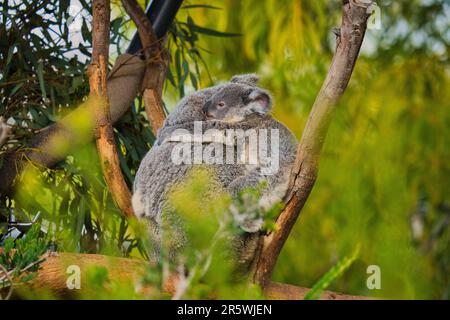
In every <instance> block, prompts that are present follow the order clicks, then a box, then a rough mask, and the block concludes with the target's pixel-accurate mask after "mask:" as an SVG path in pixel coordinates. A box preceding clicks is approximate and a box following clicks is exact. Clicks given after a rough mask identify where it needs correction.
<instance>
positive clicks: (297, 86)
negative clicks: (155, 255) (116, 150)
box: [0, 0, 450, 299]
mask: <svg viewBox="0 0 450 320" xmlns="http://www.w3.org/2000/svg"><path fill="white" fill-rule="evenodd" d="M5 2H6V3H5ZM12 3H17V4H16V5H15V6H13V5H12ZM80 3H82V4H83V6H84V7H85V9H89V3H87V2H84V1H80ZM186 4H187V5H186V6H185V7H184V8H182V9H181V10H180V12H179V13H178V15H177V23H176V24H175V25H174V26H173V27H172V29H171V32H170V35H169V36H168V39H167V41H168V43H167V45H168V48H169V50H170V56H171V62H170V72H169V73H168V77H167V81H166V86H165V91H164V99H165V102H166V104H167V107H168V109H170V108H171V106H173V105H174V103H175V102H176V101H177V100H178V99H179V98H180V97H181V96H182V95H183V94H185V93H186V92H189V91H192V90H195V89H197V88H202V87H206V86H209V85H211V84H212V83H217V82H220V81H226V80H228V79H229V78H230V77H231V75H233V74H236V73H245V72H258V73H259V74H261V75H262V83H263V86H265V87H267V88H268V89H269V90H271V91H272V93H273V95H274V97H275V106H274V115H275V117H276V118H278V119H279V120H280V121H282V122H283V123H285V124H286V125H287V126H288V127H289V128H291V129H292V131H293V132H294V133H295V134H296V136H297V137H298V138H300V137H301V133H302V129H303V127H304V123H305V122H306V119H307V117H308V113H309V110H310V107H311V106H312V104H313V102H314V99H315V97H316V94H317V92H318V91H319V89H320V85H321V84H322V81H323V79H324V77H325V75H326V72H327V68H328V66H329V64H330V61H331V58H332V53H333V50H334V49H333V48H334V35H333V34H332V32H330V30H331V28H333V27H335V26H338V25H339V23H340V21H339V19H340V16H341V15H340V1H326V0H316V1H307V0H277V1H275V0H263V1H261V0H246V1H239V0H220V1H219V0H212V1H210V2H208V6H205V5H204V2H201V1H197V0H192V1H186ZM378 4H379V6H380V9H381V29H380V30H376V29H374V30H368V33H367V36H366V40H365V43H364V45H363V49H362V52H361V57H360V58H359V60H358V63H357V65H356V68H355V71H354V75H353V77H352V80H351V82H350V84H349V88H348V89H347V91H346V93H345V96H344V97H343V99H342V101H341V102H340V105H339V108H338V111H337V112H336V114H335V118H334V121H333V123H332V126H331V128H330V132H329V134H328V137H327V140H326V143H325V147H324V151H323V156H322V158H321V164H320V172H319V177H318V180H317V182H316V185H315V187H314V189H313V192H312V194H311V196H310V198H309V199H308V202H307V204H306V206H305V208H304V209H303V211H302V214H301V217H300V218H299V221H298V222H297V224H296V226H295V228H294V230H293V231H292V233H291V236H290V237H289V239H288V241H287V243H286V245H285V247H284V249H283V251H282V254H281V256H280V259H279V261H278V264H277V267H276V269H275V273H274V280H275V281H282V282H286V283H291V284H296V285H301V286H310V287H311V286H313V285H314V284H315V283H316V282H317V281H318V280H319V279H320V277H321V275H323V274H325V273H326V271H327V270H330V269H331V270H333V266H338V265H339V264H338V262H339V261H341V260H342V259H344V257H348V256H351V255H352V252H353V250H354V248H355V246H356V245H357V244H358V245H360V253H359V255H358V258H357V259H356V260H355V261H354V262H353V263H352V265H351V266H350V267H349V269H348V270H347V271H346V272H345V274H340V273H339V276H338V277H334V276H333V277H332V278H330V279H328V280H332V283H331V287H330V288H329V289H330V290H336V291H340V292H345V293H349V294H360V295H368V296H380V297H385V298H406V299H408V298H444V299H449V298H450V250H449V248H450V199H449V194H450V179H449V177H450V161H448V159H450V141H449V140H450V92H449V90H448V88H449V86H450V69H449V61H450V49H449V43H450V32H449V30H450V28H449V27H450V4H449V3H448V1H445V0H411V1H389V0H386V1H382V0H380V1H378ZM67 6H68V1H54V0H41V1H20V2H19V1H16V2H14V1H4V2H2V4H1V5H0V8H1V12H2V15H1V16H0V93H1V94H0V115H2V116H5V118H7V119H10V118H12V119H14V122H13V123H12V124H14V131H13V136H12V137H11V139H10V140H9V141H8V144H7V145H5V146H3V148H2V149H1V150H0V159H1V157H2V154H3V153H4V152H6V151H7V150H9V149H12V148H15V147H17V146H23V145H26V142H27V140H28V139H29V137H31V136H32V135H33V134H34V133H35V132H36V131H37V130H39V129H40V128H42V127H45V126H46V125H48V124H51V123H53V122H55V121H56V120H57V119H59V118H60V117H61V116H62V115H63V114H65V113H67V112H68V111H69V110H71V109H73V108H75V107H76V106H77V105H78V104H79V103H80V102H81V101H82V100H83V98H84V97H85V96H86V94H87V93H88V83H87V81H86V80H87V79H86V76H85V74H84V71H85V69H86V65H87V63H89V50H90V31H89V28H90V16H89V14H80V16H81V17H82V24H81V25H82V27H81V30H80V31H78V32H75V34H77V36H76V37H75V40H77V41H78V43H77V44H74V42H75V40H74V39H73V38H71V36H73V34H74V33H73V32H69V31H68V29H67V27H66V23H65V21H66V19H67V18H68V16H67V15H66V14H65V13H64V12H66V10H67ZM87 11H88V10H87ZM114 13H115V14H114V19H115V20H113V23H112V25H113V28H112V35H111V47H112V51H113V52H115V53H120V52H121V51H123V50H124V48H126V44H127V41H128V40H127V38H129V36H130V35H131V34H132V32H133V30H134V26H133V25H132V24H131V23H130V22H129V20H128V17H127V16H126V15H124V14H123V11H121V10H120V9H119V8H118V6H117V3H116V4H115V7H114ZM217 30H220V32H219V31H217ZM236 35H241V36H236ZM224 36H225V37H224ZM113 59H114V54H112V60H113ZM206 67H207V68H206ZM145 117H146V116H145V112H144V109H143V106H142V103H141V101H140V100H139V99H136V102H135V105H134V106H133V108H131V110H130V112H128V113H127V114H126V115H125V116H124V117H123V118H122V119H121V120H120V121H119V123H118V125H117V126H116V138H117V142H118V143H119V146H120V150H121V151H122V152H121V154H120V159H121V165H122V169H123V172H124V174H125V176H126V179H127V182H128V183H129V184H130V185H131V183H132V180H133V176H134V174H135V172H136V170H137V168H138V165H139V162H140V160H141V159H142V157H143V156H144V154H145V152H146V151H147V150H148V148H149V147H150V146H151V144H152V142H153V139H154V137H153V136H152V134H151V131H150V129H149V126H148V124H147V121H146V118H145ZM37 176H38V177H39V178H38V179H37V182H35V183H36V184H35V188H33V183H34V182H33V180H36V177H37ZM31 177H32V178H33V179H30V180H27V177H26V176H25V177H24V179H25V180H24V181H25V182H26V183H23V184H21V188H20V189H19V191H18V193H17V196H16V197H15V198H14V199H2V204H1V206H0V212H1V214H2V215H3V216H4V217H6V216H7V215H8V210H9V208H10V207H13V208H14V209H15V212H16V215H17V216H18V218H20V219H21V220H23V221H29V220H31V219H32V216H33V215H34V214H35V213H36V212H37V211H41V212H42V215H43V227H46V226H45V223H49V222H51V223H53V224H54V225H55V228H54V229H53V230H55V238H56V240H57V242H58V243H59V245H60V249H62V250H67V251H75V252H103V253H108V254H114V255H123V256H129V255H132V256H133V255H135V256H137V255H139V256H144V257H145V256H146V254H145V251H146V249H145V246H146V244H145V241H143V240H142V239H141V237H138V236H136V234H137V233H139V232H138V229H139V227H137V226H136V227H135V228H129V226H128V223H127V222H126V221H125V220H123V219H122V218H121V217H120V216H119V214H118V211H117V209H116V208H115V207H114V204H113V202H112V200H111V197H110V195H109V194H108V192H107V189H106V186H105V183H104V181H103V178H102V176H101V174H100V170H99V166H98V161H97V153H96V150H95V146H94V145H93V144H88V145H85V146H83V148H81V149H80V150H76V151H74V152H73V153H72V156H70V157H68V159H67V160H66V161H64V162H62V163H60V164H59V165H58V166H57V167H56V168H55V169H52V170H46V171H44V172H43V173H42V174H41V175H38V174H37V173H34V174H31ZM199 180H201V179H199ZM36 186H37V187H36ZM192 201H194V202H193V204H192V206H193V207H194V208H195V200H192ZM184 205H185V206H186V208H188V207H189V206H191V205H190V204H189V202H185V203H184ZM200 205H201V206H203V204H202V203H201V202H200ZM218 207H219V208H220V206H218ZM186 210H187V209H186ZM205 220H206V221H209V220H208V219H205ZM197 221H198V220H197ZM214 225H215V226H217V223H216V224H214ZM47 227H48V226H47ZM208 228H209V227H208ZM208 228H207V230H205V235H208V237H209V235H211V233H212V231H213V229H214V228H212V227H211V228H210V229H208ZM214 230H216V231H217V229H214ZM195 236H198V237H201V238H199V239H198V241H197V240H193V241H194V242H195V243H196V244H200V245H201V244H203V245H208V244H209V243H210V239H211V238H202V237H203V236H202V234H196V233H195ZM208 239H209V240H208ZM194 247H195V246H194ZM219 247H220V246H219ZM207 249H208V248H207V247H206V248H205V247H203V246H201V247H200V249H199V250H200V251H199V252H203V254H205V253H204V252H206V251H207ZM204 250H206V251H204ZM206 256H207V255H206ZM194 260H195V259H194ZM199 261H203V260H201V259H199ZM194 263H195V261H194ZM213 265H214V266H215V264H213ZM369 265H378V266H380V268H381V289H380V290H369V289H367V287H366V279H367V277H368V276H369V275H368V274H367V273H366V270H367V267H368V266H369ZM191 267H192V266H191ZM220 268H225V266H224V264H220V263H217V266H216V267H211V268H210V269H208V270H210V272H211V273H208V272H207V273H206V274H205V276H204V277H203V279H204V280H205V279H206V280H207V281H209V282H211V286H212V287H214V288H215V289H217V290H219V293H220V296H221V297H227V296H229V295H230V296H232V297H236V296H235V295H233V294H235V293H236V292H237V289H236V288H235V289H234V290H231V291H228V290H229V288H234V287H233V286H230V287H228V286H223V282H221V281H222V280H221V279H215V278H214V275H215V274H216V275H217V274H222V273H223V274H224V277H223V279H225V280H223V281H228V280H229V279H228V278H227V277H228V276H227V273H226V272H225V271H223V270H222V269H220ZM163 269H164V268H163V266H161V268H160V271H161V273H162V272H163ZM208 274H209V275H208ZM149 277H150V280H149V281H160V279H161V278H160V277H159V276H158V275H154V276H153V280H152V276H149ZM93 279H99V280H98V281H99V283H100V284H101V283H102V281H107V280H105V279H107V277H106V276H104V273H102V272H101V271H98V272H97V273H95V272H94V273H93ZM102 279H103V280H102ZM155 279H156V280H155ZM158 279H159V280H158ZM196 279H197V278H196ZM93 281H94V280H93ZM327 282H329V281H327ZM199 283H200V282H199ZM319 283H320V281H319ZM222 287H223V288H222ZM191 288H193V287H191ZM202 288H203V287H202V286H201V285H198V286H195V288H194V289H192V290H194V291H195V292H194V291H189V290H188V291H187V292H186V295H185V296H186V297H205V295H206V294H207V292H209V291H208V290H207V289H205V290H204V291H202ZM220 290H222V291H220ZM252 296H253V295H252Z"/></svg>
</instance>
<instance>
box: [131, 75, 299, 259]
mask: <svg viewBox="0 0 450 320" xmlns="http://www.w3.org/2000/svg"><path fill="white" fill-rule="evenodd" d="M257 80H258V78H257V76H256V75H253V74H251V75H239V76H234V77H233V78H232V80H231V81H230V82H228V83H225V84H222V85H219V86H215V87H211V88H207V89H204V90H200V91H196V92H194V93H192V94H190V95H188V96H186V97H185V98H183V99H182V100H181V101H180V102H179V104H178V105H177V106H176V108H175V109H174V110H173V111H172V112H171V113H170V115H169V116H168V117H167V119H166V120H165V122H164V126H163V128H162V129H160V130H159V132H158V136H157V141H156V142H155V145H154V146H153V147H152V149H151V150H150V151H149V152H148V153H147V155H146V156H145V158H144V159H143V160H142V163H141V165H140V167H139V170H138V172H137V174H136V179H135V183H134V188H133V189H134V195H133V208H134V210H135V213H136V215H137V216H140V217H144V216H145V218H146V219H147V220H148V221H149V224H150V225H151V228H152V230H153V231H154V233H156V239H159V238H158V237H159V236H158V234H159V232H158V228H159V227H158V226H160V225H161V220H162V212H163V211H166V212H170V208H169V204H168V201H167V195H168V193H169V192H170V189H171V188H172V187H173V186H176V185H177V184H179V183H180V182H181V181H182V180H183V179H184V178H185V177H186V174H187V173H188V171H189V170H190V169H191V168H192V167H193V166H194V165H187V164H181V165H175V164H173V163H172V161H171V160H170V159H171V153H172V150H173V148H174V146H175V145H176V144H177V143H178V142H172V141H171V134H172V133H173V132H174V131H175V130H177V129H186V130H187V131H188V132H193V128H194V121H205V120H206V118H205V112H206V113H208V110H209V111H214V112H211V113H212V116H213V118H212V119H208V121H205V122H203V124H205V125H204V128H203V132H205V131H206V130H208V129H219V130H224V129H243V130H247V129H255V130H257V131H258V130H259V129H278V130H279V133H280V145H279V147H280V152H279V155H280V158H279V167H280V169H279V170H278V172H277V173H276V174H273V175H262V174H261V167H260V166H248V165H243V164H234V165H230V164H223V165H214V170H215V172H216V175H217V179H218V181H219V183H220V184H221V186H222V187H223V188H224V189H225V190H226V191H228V192H229V193H230V194H231V195H236V194H237V193H238V192H239V191H240V190H242V189H246V188H248V187H257V186H258V185H259V183H260V182H261V181H262V180H266V181H267V188H266V189H265V190H264V191H263V194H262V200H261V201H262V202H264V201H265V202H267V203H265V204H264V206H265V207H266V208H268V207H270V206H271V205H273V204H274V203H275V202H277V201H280V200H282V198H283V197H284V196H285V193H286V191H287V183H288V179H289V173H290V169H291V166H292V164H293V162H294V159H295V152H296V145H297V141H296V139H295V137H294V136H293V135H292V133H291V132H290V131H289V130H288V129H287V128H286V127H285V126H284V125H282V124H281V123H279V122H278V121H276V120H275V119H273V117H272V116H271V115H270V107H271V101H272V98H271V97H270V94H269V93H268V92H267V91H265V90H263V89H261V88H258V87H256V83H257ZM261 97H262V98H261ZM252 98H254V99H257V100H255V101H256V102H255V101H253V100H252ZM258 99H259V100H258ZM261 99H262V100H261ZM221 101H225V102H226V109H227V112H222V110H221V112H217V110H214V106H216V105H217V103H218V102H221ZM249 106H250V107H249ZM260 106H263V107H264V108H259V107H260ZM210 115H211V114H210ZM234 116H236V117H234ZM235 120H239V121H235ZM269 143H270V142H269ZM166 209H167V210H166ZM172 220H173V221H175V222H174V223H175V224H177V226H176V227H175V228H177V229H178V228H180V230H179V232H178V233H177V234H178V236H177V239H178V241H179V242H180V243H177V244H176V245H174V246H172V247H171V248H169V255H170V256H171V257H175V256H176V255H177V252H178V251H179V250H180V249H181V248H182V247H183V245H184V244H185V242H186V241H187V239H186V237H185V235H184V232H183V231H182V227H179V226H178V223H177V221H178V220H177V219H176V217H172V218H171V221H172ZM242 227H243V229H244V230H251V231H252V233H245V234H244V235H243V236H242V237H238V238H235V239H234V240H233V242H232V243H233V244H232V246H233V250H234V253H235V255H236V257H237V260H238V261H239V263H240V264H241V265H246V266H248V265H249V264H250V263H251V260H252V259H253V257H254V253H255V251H256V249H257V246H258V241H257V239H258V238H259V236H258V235H259V232H258V231H259V227H258V226H255V225H252V222H251V221H250V222H247V225H246V226H245V227H244V226H242ZM157 241H158V240H157ZM159 241H160V239H159ZM176 242H177V241H175V243H176ZM250 244H251V245H250ZM158 253H159V248H158V246H157V248H156V250H155V255H157V254H158Z"/></svg>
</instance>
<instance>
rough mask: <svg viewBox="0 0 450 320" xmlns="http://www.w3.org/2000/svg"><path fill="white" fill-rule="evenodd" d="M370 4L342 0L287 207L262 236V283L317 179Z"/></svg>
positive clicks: (258, 277) (258, 279)
mask: <svg viewBox="0 0 450 320" xmlns="http://www.w3.org/2000/svg"><path fill="white" fill-rule="evenodd" d="M370 5H371V3H367V1H364V2H363V1H362V0H344V1H343V8H342V24H341V28H340V35H339V36H338V37H337V43H336V52H335V54H334V57H333V61H332V64H331V67H330V69H329V71H328V74H327V77H326V79H325V81H324V83H323V85H322V88H321V90H320V92H319V94H318V96H317V98H316V101H315V102H314V105H313V107H312V109H311V112H310V115H309V118H308V121H307V123H306V126H305V129H304V131H303V135H302V138H301V140H300V144H299V146H298V149H297V156H296V160H295V163H294V166H293V169H292V172H291V180H290V194H289V196H288V199H287V204H286V207H285V208H284V210H283V211H282V212H281V214H280V216H279V217H278V219H277V221H276V227H275V231H273V232H272V233H270V234H268V235H267V236H264V238H263V245H262V246H263V247H262V250H261V254H260V256H259V261H258V264H257V266H256V271H255V281H256V282H258V283H260V284H261V285H263V286H264V285H265V284H266V283H267V282H268V281H269V279H270V277H271V274H272V271H273V269H274V267H275V264H276V261H277V258H278V255H279V254H280V251H281V248H282V247H283V245H284V243H285V242H286V240H287V238H288V236H289V233H290V231H291V230H292V227H293V226H294V224H295V222H296V220H297V217H298V215H299V214H300V211H301V209H302V208H303V206H304V204H305V202H306V200H307V199H308V196H309V194H310V192H311V190H312V188H313V186H314V183H315V181H316V177H317V172H318V165H319V158H320V153H321V150H322V146H323V143H324V141H325V137H326V134H327V131H328V127H329V125H330V121H331V118H332V115H333V111H334V110H335V108H336V106H337V103H338V101H339V99H340V98H341V96H342V95H343V94H344V91H345V89H346V88H347V85H348V82H349V80H350V77H351V75H352V72H353V68H354V66H355V63H356V60H357V58H358V54H359V50H360V48H361V44H362V42H363V39H364V35H365V31H366V26H367V19H368V17H369V14H368V8H369V7H370Z"/></svg>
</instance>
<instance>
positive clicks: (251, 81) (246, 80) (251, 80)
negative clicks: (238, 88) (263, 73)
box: [230, 73, 259, 87]
mask: <svg viewBox="0 0 450 320" xmlns="http://www.w3.org/2000/svg"><path fill="white" fill-rule="evenodd" d="M258 81H259V76H258V75H257V74H255V73H249V74H240V75H237V76H233V77H232V78H231V80H230V82H233V83H242V84H246V85H248V86H252V87H255V86H256V85H257V84H258Z"/></svg>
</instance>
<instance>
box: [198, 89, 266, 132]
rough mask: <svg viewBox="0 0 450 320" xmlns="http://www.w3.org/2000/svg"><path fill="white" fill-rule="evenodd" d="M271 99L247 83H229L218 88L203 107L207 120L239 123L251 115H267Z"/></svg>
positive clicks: (262, 91) (264, 92)
mask: <svg viewBox="0 0 450 320" xmlns="http://www.w3.org/2000/svg"><path fill="white" fill-rule="evenodd" d="M271 107H272V98H271V97H270V94H269V93H268V92H267V91H264V90H263V89H261V88H258V87H256V86H253V85H248V84H247V83H245V84H244V83H233V82H231V83H229V84H227V85H225V86H223V87H222V88H220V89H219V90H218V91H217V92H216V93H214V94H213V95H212V96H211V97H210V98H209V99H207V100H206V103H205V105H204V106H203V112H204V114H205V117H206V119H207V120H212V119H214V120H219V121H224V122H230V123H232V122H240V121H243V120H244V119H245V118H246V117H247V116H249V115H251V114H255V113H257V114H266V113H269V112H270V110H271Z"/></svg>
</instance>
